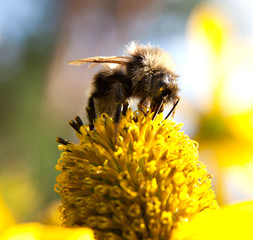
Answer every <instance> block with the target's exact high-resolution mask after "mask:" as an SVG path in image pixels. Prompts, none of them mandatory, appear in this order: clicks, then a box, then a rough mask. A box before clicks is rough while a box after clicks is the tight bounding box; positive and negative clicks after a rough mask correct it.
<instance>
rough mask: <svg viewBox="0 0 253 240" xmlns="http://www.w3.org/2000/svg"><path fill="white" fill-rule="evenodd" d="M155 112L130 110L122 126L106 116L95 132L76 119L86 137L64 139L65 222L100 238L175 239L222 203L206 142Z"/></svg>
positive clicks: (79, 134) (61, 177)
mask: <svg viewBox="0 0 253 240" xmlns="http://www.w3.org/2000/svg"><path fill="white" fill-rule="evenodd" d="M152 116H153V114H152V113H151V112H150V111H148V110H147V111H145V112H139V111H136V112H134V113H133V112H132V110H131V109H128V110H127V113H126V116H123V117H122V119H121V121H120V123H119V126H118V127H117V130H116V128H115V124H114V122H113V120H112V119H111V118H110V117H108V116H107V115H106V114H102V116H101V117H100V118H97V119H96V121H95V123H94V125H95V129H96V130H94V131H90V130H89V128H88V127H87V126H83V125H82V123H81V121H80V119H79V118H76V121H72V122H71V125H72V126H73V127H74V128H75V129H76V131H77V137H78V138H79V143H78V144H74V143H71V142H68V141H66V140H63V139H61V138H59V139H58V141H59V142H60V143H61V144H60V145H59V148H60V150H62V151H63V153H62V154H61V158H60V159H59V162H58V165H57V166H56V169H57V170H59V171H60V172H61V174H60V175H59V176H58V177H57V185H56V191H57V192H59V194H60V195H61V197H62V206H61V213H62V219H63V224H64V226H67V227H76V226H85V227H90V228H92V229H93V230H94V231H95V234H96V238H97V239H131V240H133V239H169V238H170V236H171V233H172V230H173V229H176V228H177V227H178V226H179V225H180V224H181V223H182V222H185V221H188V220H189V219H190V218H191V217H192V216H194V215H195V214H197V213H199V212H201V211H203V210H205V209H215V208H217V202H216V200H215V196H214V192H213V190H212V189H211V179H210V175H209V174H208V172H207V170H206V169H205V166H204V165H203V164H202V163H201V162H200V161H199V160H198V151H197V147H198V144H197V143H196V142H195V141H192V140H190V139H189V137H188V136H186V135H185V134H184V133H183V132H181V131H180V128H181V126H182V125H181V124H176V123H175V122H174V121H173V120H172V119H167V120H163V115H162V114H159V115H158V116H157V117H156V118H155V119H154V120H152ZM115 131H116V133H115ZM115 134H117V141H116V143H115Z"/></svg>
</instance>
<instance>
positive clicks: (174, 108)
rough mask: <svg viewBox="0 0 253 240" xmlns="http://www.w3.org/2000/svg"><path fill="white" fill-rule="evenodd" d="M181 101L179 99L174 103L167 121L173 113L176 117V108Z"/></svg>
mask: <svg viewBox="0 0 253 240" xmlns="http://www.w3.org/2000/svg"><path fill="white" fill-rule="evenodd" d="M179 100H180V98H177V100H176V101H175V102H174V105H173V107H172V108H171V110H170V112H169V113H168V115H167V116H166V118H165V119H167V118H168V117H169V116H170V115H171V113H172V117H174V115H175V110H176V106H177V105H178V103H179Z"/></svg>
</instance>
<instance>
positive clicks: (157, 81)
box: [151, 72, 179, 103]
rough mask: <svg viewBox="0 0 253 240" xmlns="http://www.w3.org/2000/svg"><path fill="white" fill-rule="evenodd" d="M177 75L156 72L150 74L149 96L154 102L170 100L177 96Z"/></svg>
mask: <svg viewBox="0 0 253 240" xmlns="http://www.w3.org/2000/svg"><path fill="white" fill-rule="evenodd" d="M178 91H179V88H178V85H177V75H175V74H174V73H171V72H167V73H164V72H158V73H156V74H153V75H152V90H151V95H152V96H151V97H152V101H154V102H161V101H162V100H163V101H164V103H166V102H172V101H173V100H174V99H176V98H177V97H178Z"/></svg>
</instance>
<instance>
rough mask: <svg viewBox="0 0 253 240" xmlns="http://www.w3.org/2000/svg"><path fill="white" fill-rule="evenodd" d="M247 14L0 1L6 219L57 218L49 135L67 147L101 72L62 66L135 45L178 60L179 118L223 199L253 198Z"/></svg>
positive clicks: (0, 145) (153, 4) (232, 6)
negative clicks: (157, 48) (62, 140)
mask: <svg viewBox="0 0 253 240" xmlns="http://www.w3.org/2000/svg"><path fill="white" fill-rule="evenodd" d="M252 9H253V3H252V2H251V1H246V0H233V1H228V0H227V1H226V0H224V1H205V2H204V1H201V0H192V1H189V0H180V1H179V0H157V1H152V0H139V1H136V0H128V1H123V0H95V1H94V0H86V1H81V0H72V1H68V0H61V1H60V0H53V1H52V0H44V1H36V3H35V1H32V0H22V1H19V0H2V1H0V53H1V55H0V109H1V114H0V132H1V134H0V196H1V198H2V199H3V201H4V202H5V204H6V205H7V207H8V208H9V209H10V212H11V213H12V215H13V216H14V219H15V220H16V221H17V222H26V221H40V222H51V223H56V222H57V220H55V219H54V220H52V219H53V217H52V216H51V215H52V212H54V211H55V210H56V208H57V207H56V206H57V203H55V202H57V201H58V200H59V196H58V195H57V194H56V193H55V192H54V184H55V178H56V176H57V175H58V173H57V172H56V170H55V169H54V168H55V165H56V163H57V159H58V158H59V156H60V152H59V151H58V149H57V143H56V141H55V139H56V137H57V136H61V137H64V138H67V139H70V140H74V141H75V136H74V131H72V129H71V127H69V126H68V121H69V120H70V119H73V118H74V117H75V116H76V115H80V116H81V117H82V119H83V120H84V121H86V113H85V111H84V108H85V106H86V103H87V98H88V95H89V91H90V83H91V79H92V76H93V74H94V73H95V72H96V71H98V69H99V66H98V67H94V68H92V69H87V67H86V66H84V67H79V68H77V67H73V66H68V65H67V62H68V61H69V60H73V59H77V58H84V57H91V56H97V55H102V56H107V55H109V56H110V55H121V54H122V52H123V50H124V46H125V45H126V44H127V43H129V42H130V41H132V40H137V41H139V42H140V43H143V44H147V43H148V42H150V43H151V44H153V45H157V46H160V47H161V48H163V49H165V50H166V51H168V52H169V53H170V54H171V55H172V56H173V57H174V59H175V61H176V63H177V72H178V74H179V75H180V78H179V86H180V88H181V94H180V95H181V101H180V104H179V107H178V110H177V112H176V116H175V119H176V121H178V122H183V123H184V128H183V130H184V131H185V132H186V134H188V135H189V136H190V137H191V138H193V139H195V140H197V141H198V142H199V144H200V160H201V161H203V162H204V163H205V164H207V169H208V170H209V171H210V173H211V174H213V175H214V178H213V183H214V189H215V191H216V194H217V199H218V201H219V203H220V204H227V203H233V202H236V201H243V200H249V199H253V188H252V185H253V163H252V156H253V93H252V89H253V85H252V83H253V19H252V11H251V10H252ZM169 107H170V106H168V107H167V108H166V109H165V111H168V110H169ZM51 209H53V210H51Z"/></svg>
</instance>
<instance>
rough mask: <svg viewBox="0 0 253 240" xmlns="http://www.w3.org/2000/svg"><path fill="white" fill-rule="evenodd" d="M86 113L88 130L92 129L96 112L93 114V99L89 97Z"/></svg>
mask: <svg viewBox="0 0 253 240" xmlns="http://www.w3.org/2000/svg"><path fill="white" fill-rule="evenodd" d="M86 112H87V114H88V120H89V122H90V124H89V127H90V130H93V129H94V123H93V122H94V120H95V118H96V112H95V105H94V98H93V96H91V97H90V98H89V101H88V107H87V108H86Z"/></svg>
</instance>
